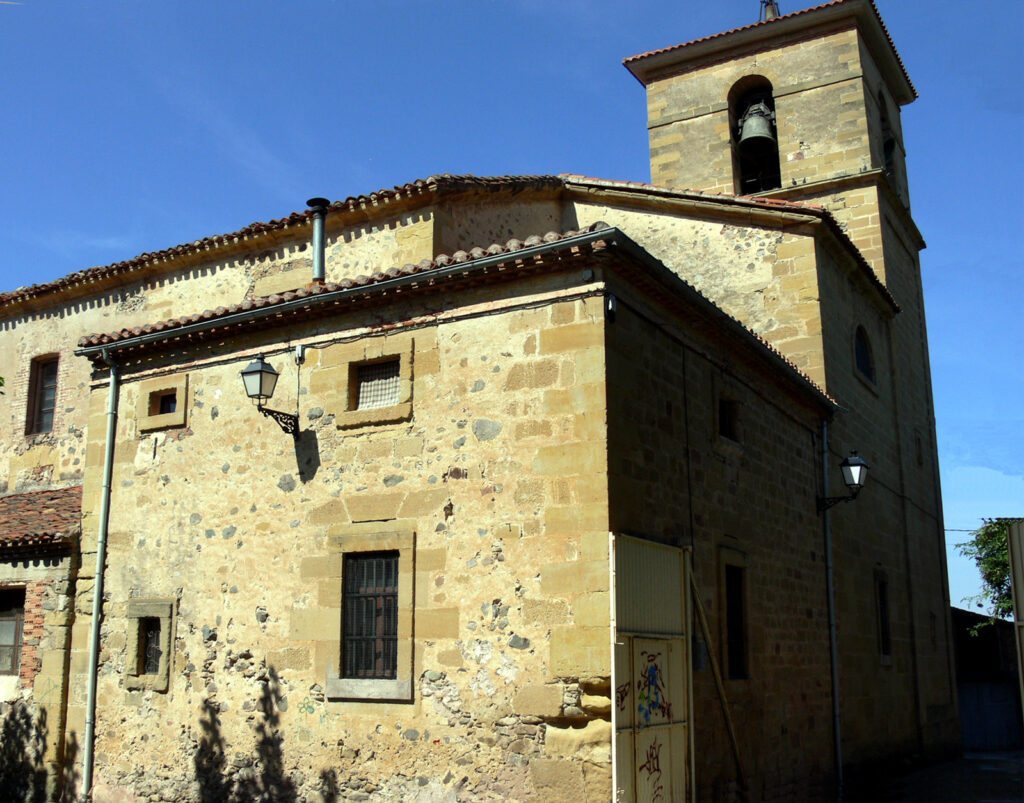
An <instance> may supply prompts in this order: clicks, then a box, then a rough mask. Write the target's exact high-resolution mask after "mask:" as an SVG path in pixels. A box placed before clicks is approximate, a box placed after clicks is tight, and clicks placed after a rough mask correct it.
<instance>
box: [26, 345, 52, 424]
mask: <svg viewBox="0 0 1024 803" xmlns="http://www.w3.org/2000/svg"><path fill="white" fill-rule="evenodd" d="M56 408H57V357H56V356H48V357H37V358H36V359H34V360H33V361H32V367H31V370H30V375H29V391H28V416H27V418H26V421H25V434H27V435H35V434H37V433H43V432H52V431H53V414H54V411H55V410H56Z"/></svg>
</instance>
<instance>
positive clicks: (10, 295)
mask: <svg viewBox="0 0 1024 803" xmlns="http://www.w3.org/2000/svg"><path fill="white" fill-rule="evenodd" d="M559 184H561V179H559V177H558V176H555V175H542V174H538V175H522V176H514V175H501V176H474V175H471V174H462V175H455V174H451V173H436V174H433V175H430V176H427V178H425V179H414V180H413V181H410V182H407V183H405V184H398V185H395V186H394V187H392V188H390V189H388V188H384V189H379V190H376V191H374V192H370V193H364V194H360V195H350V196H348V197H347V198H344V199H342V200H340V201H332V202H331V203H330V205H329V206H328V210H329V211H343V210H344V211H350V212H351V211H354V210H355V209H357V208H359V207H362V206H365V205H367V204H378V203H381V202H383V203H388V202H391V201H393V200H398V199H400V198H402V197H408V196H411V195H412V194H414V193H420V192H436V191H439V190H442V191H443V190H449V191H456V190H458V189H462V188H470V187H476V188H481V187H491V188H494V189H502V188H506V187H509V188H517V189H522V188H526V187H529V186H538V187H540V186H551V187H557V186H558V185H559ZM312 214H313V213H312V211H311V210H308V209H307V210H304V211H301V212H292V213H291V214H289V215H286V216H284V217H281V218H274V219H271V220H269V221H266V222H260V221H257V222H255V223H250V224H249V225H248V226H243V227H242V228H240V229H237V230H235V231H232V232H228V233H226V234H211V235H209V236H207V237H202V238H200V239H198V240H192V241H191V242H186V243H180V244H178V245H173V246H170V247H168V248H164V249H161V250H159V251H144V252H143V253H141V254H138V255H136V256H134V257H131V258H130V259H125V260H121V261H119V262H112V263H110V264H107V265H97V266H95V267H91V268H84V269H82V270H79V271H73V272H72V273H68V274H65V275H64V276H61V277H58V278H56V279H54V280H52V281H49V282H41V283H40V284H33V285H28V286H25V287H18V288H16V289H14V290H11V291H8V292H6V293H3V292H0V307H2V306H5V305H7V304H13V303H16V302H18V301H23V300H25V299H29V298H34V297H38V296H43V295H47V294H49V293H53V292H58V291H60V290H63V289H66V288H68V287H72V286H75V285H79V284H88V283H90V282H93V281H97V280H101V279H105V278H108V277H112V276H117V275H118V274H122V273H130V272H132V271H135V270H139V269H142V268H144V267H147V266H148V265H152V264H155V263H157V262H161V261H165V260H169V259H174V258H176V257H183V256H189V255H191V254H195V253H199V252H201V251H207V250H211V249H216V248H220V247H222V246H225V245H231V244H233V243H235V242H238V241H240V240H244V239H246V238H248V237H252V236H258V235H260V234H265V233H268V232H271V231H280V230H283V229H286V228H288V227H289V226H293V225H295V226H298V225H306V224H307V223H308V222H309V221H310V220H311V219H312Z"/></svg>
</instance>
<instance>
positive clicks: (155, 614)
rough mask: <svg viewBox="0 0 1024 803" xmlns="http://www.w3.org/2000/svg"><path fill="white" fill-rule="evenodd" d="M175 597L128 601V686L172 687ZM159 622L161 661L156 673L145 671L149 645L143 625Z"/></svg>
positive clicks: (133, 687)
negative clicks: (145, 654)
mask: <svg viewBox="0 0 1024 803" xmlns="http://www.w3.org/2000/svg"><path fill="white" fill-rule="evenodd" d="M174 604H175V601H174V600H173V599H166V598H165V599H132V600H129V601H128V611H127V617H128V638H127V643H126V647H127V660H126V664H125V670H126V672H125V683H124V685H125V688H127V689H132V690H149V691H158V692H166V691H167V689H168V687H169V686H170V666H171V645H172V644H173V643H174V639H173V633H172V632H171V630H172V627H173V625H174ZM152 619H157V620H159V622H160V635H159V639H160V661H159V665H158V666H157V668H156V672H146V671H145V664H146V661H145V656H144V655H143V651H144V650H145V648H146V643H145V635H144V633H143V628H144V627H145V626H146V623H147V620H152Z"/></svg>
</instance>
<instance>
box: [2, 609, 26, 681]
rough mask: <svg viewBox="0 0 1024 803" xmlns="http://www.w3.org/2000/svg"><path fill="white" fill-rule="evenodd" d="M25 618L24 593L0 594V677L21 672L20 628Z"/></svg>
mask: <svg viewBox="0 0 1024 803" xmlns="http://www.w3.org/2000/svg"><path fill="white" fill-rule="evenodd" d="M24 617H25V592H23V591H6V592H0V675H17V674H18V673H19V671H20V670H21V661H20V655H21V650H20V647H21V628H22V622H23V619H24Z"/></svg>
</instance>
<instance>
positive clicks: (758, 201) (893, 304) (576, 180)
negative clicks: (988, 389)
mask: <svg viewBox="0 0 1024 803" xmlns="http://www.w3.org/2000/svg"><path fill="white" fill-rule="evenodd" d="M561 178H562V179H564V180H565V182H566V186H568V187H570V188H571V187H572V186H573V185H577V186H580V187H585V188H595V189H598V190H601V189H605V190H613V191H618V192H626V193H630V192H632V193H637V194H641V195H646V196H649V197H659V198H671V199H678V200H690V201H695V202H698V203H714V204H721V205H723V206H730V207H735V208H746V209H752V210H755V209H756V210H760V211H769V212H780V211H781V212H791V213H794V214H800V215H810V216H812V217H814V218H817V219H818V220H820V221H821V222H823V223H824V224H825V225H826V227H827V228H828V230H829V231H830V232H831V233H832V235H833V236H834V237H835V238H836V239H837V240H838V241H839V243H840V245H841V246H842V247H843V248H844V249H845V250H846V251H848V252H849V254H850V256H851V258H852V259H853V260H854V261H855V262H856V263H857V265H858V267H859V269H860V271H861V272H862V273H863V274H864V278H865V279H867V281H868V283H869V284H870V285H871V286H872V288H873V289H874V290H875V291H876V292H877V293H878V294H879V296H880V297H881V299H882V301H883V302H884V303H885V304H886V305H887V306H888V307H889V308H890V309H891V310H892V311H893V312H899V311H900V305H899V304H898V303H897V301H896V299H895V298H894V297H893V295H892V293H891V292H889V288H888V287H886V285H885V283H884V282H883V281H882V280H881V279H879V278H878V274H877V273H875V269H874V268H872V267H871V263H869V262H868V261H867V260H866V259H865V258H864V255H863V254H862V253H861V252H860V249H859V248H858V247H857V246H856V244H855V243H854V242H853V240H852V239H850V236H849V235H848V234H847V233H846V232H845V231H844V230H843V228H842V226H841V225H840V224H839V221H838V220H836V218H835V216H834V215H833V214H832V213H831V212H830V211H829V210H828V209H826V208H825V207H823V206H819V205H817V204H809V203H804V202H802V201H788V200H785V199H783V198H762V197H756V196H751V195H740V196H737V195H725V194H722V193H712V192H701V191H699V190H683V189H676V188H673V187H662V186H658V185H655V184H641V183H638V182H633V181H613V180H608V179H598V178H590V177H587V176H578V175H573V174H568V173H566V174H563V175H562V176H561Z"/></svg>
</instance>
